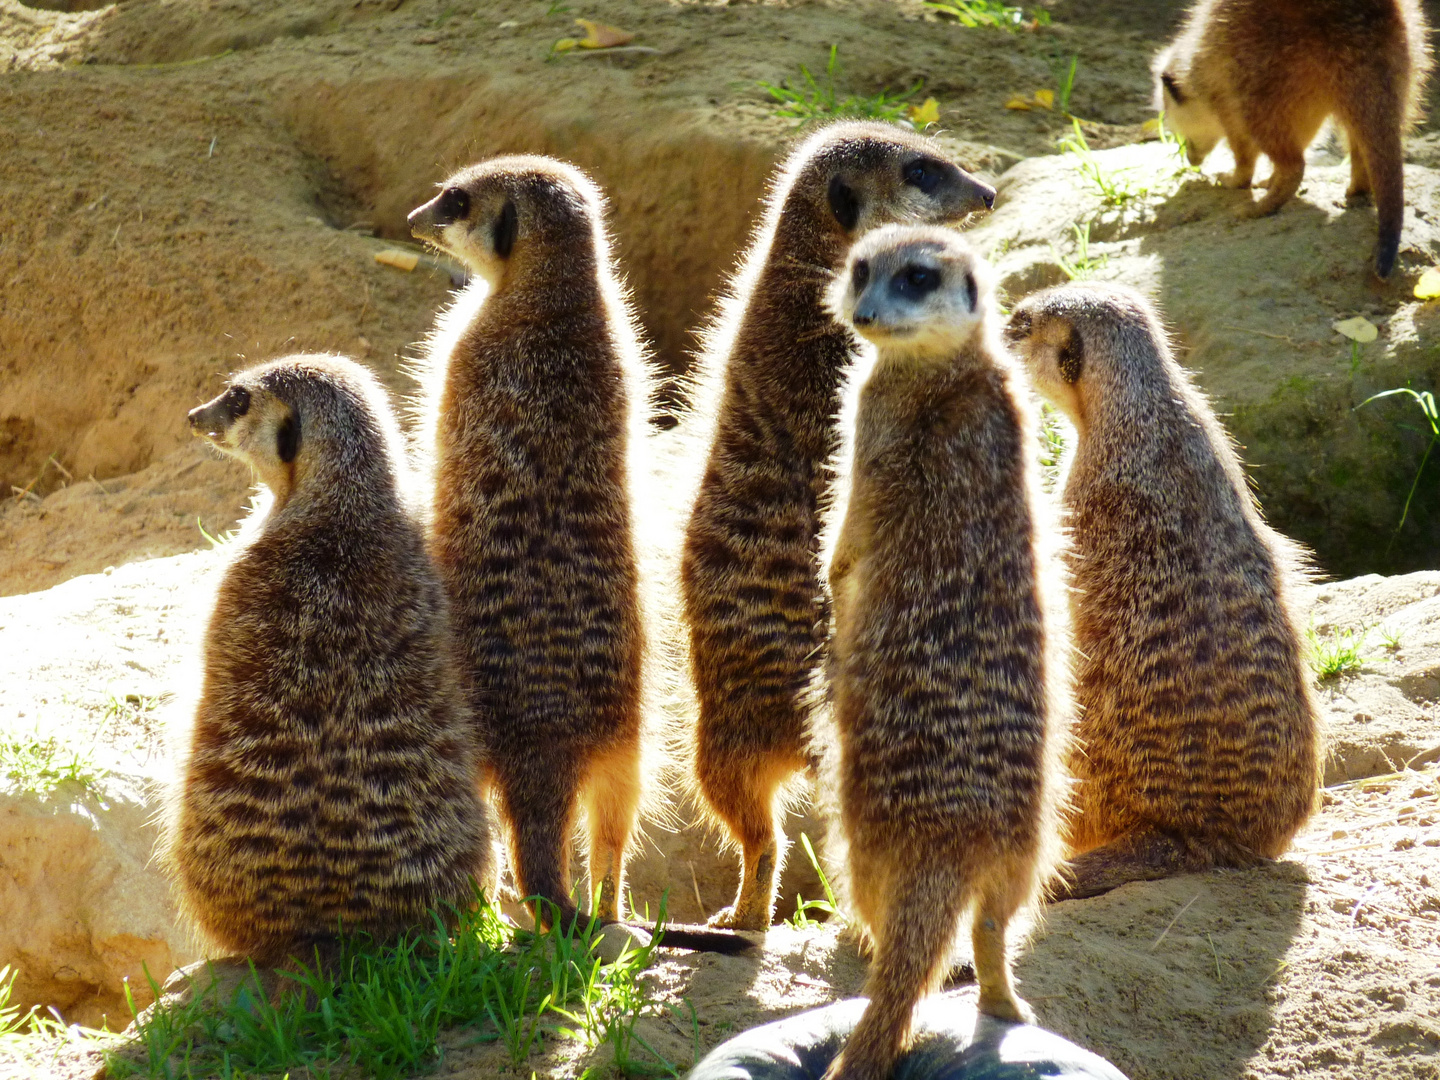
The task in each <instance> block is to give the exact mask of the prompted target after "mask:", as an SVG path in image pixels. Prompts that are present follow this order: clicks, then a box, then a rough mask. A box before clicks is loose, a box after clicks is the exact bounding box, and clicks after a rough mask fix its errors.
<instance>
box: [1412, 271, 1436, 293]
mask: <svg viewBox="0 0 1440 1080" xmlns="http://www.w3.org/2000/svg"><path fill="white" fill-rule="evenodd" d="M1415 295H1416V297H1418V298H1419V299H1421V300H1434V299H1435V298H1436V297H1440V266H1432V267H1431V268H1430V269H1429V270H1426V271H1425V273H1423V274H1421V275H1420V280H1419V281H1417V282H1416V283H1415Z"/></svg>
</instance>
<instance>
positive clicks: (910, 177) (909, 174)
mask: <svg viewBox="0 0 1440 1080" xmlns="http://www.w3.org/2000/svg"><path fill="white" fill-rule="evenodd" d="M901 171H902V173H903V175H904V178H905V183H907V184H909V185H910V186H911V187H913V188H919V189H920V191H922V192H924V193H925V194H926V195H933V194H934V193H935V189H936V188H938V187H939V186H940V181H941V179H942V178H943V177H944V175H945V167H944V164H943V163H942V162H940V161H937V160H936V159H935V158H925V157H920V158H915V159H913V160H911V161H907V162H906V163H905V165H904V166H903V168H902V170H901Z"/></svg>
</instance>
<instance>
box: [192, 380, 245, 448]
mask: <svg viewBox="0 0 1440 1080" xmlns="http://www.w3.org/2000/svg"><path fill="white" fill-rule="evenodd" d="M249 411H250V391H249V390H246V389H245V388H244V387H243V386H232V387H230V389H228V390H226V391H225V393H223V394H221V395H220V396H219V397H217V398H216V399H215V400H214V401H209V402H206V403H205V404H204V405H199V406H196V407H195V408H193V409H191V410H190V412H189V413H187V414H186V415H187V416H188V417H189V419H190V430H191V431H193V432H194V433H195V434H196V435H200V436H203V437H204V438H208V439H211V440H214V439H218V438H219V437H220V436H222V435H223V434H224V433H225V431H226V429H227V428H229V426H230V425H231V424H233V423H234V422H235V421H236V420H238V419H239V418H240V417H242V416H244V415H245V414H246V413H248V412H249Z"/></svg>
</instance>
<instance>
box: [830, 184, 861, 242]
mask: <svg viewBox="0 0 1440 1080" xmlns="http://www.w3.org/2000/svg"><path fill="white" fill-rule="evenodd" d="M829 196H830V212H831V213H832V214H834V215H835V220H836V221H838V222H839V223H840V227H841V228H842V229H844V230H845V231H847V232H849V231H850V230H851V229H853V228H855V226H856V225H858V224H859V223H860V197H859V196H858V195H856V194H855V190H854V188H852V187H851V186H850V185H849V184H847V183H845V181H844V180H842V179H840V177H839V176H832V177H831V178H830V191H829Z"/></svg>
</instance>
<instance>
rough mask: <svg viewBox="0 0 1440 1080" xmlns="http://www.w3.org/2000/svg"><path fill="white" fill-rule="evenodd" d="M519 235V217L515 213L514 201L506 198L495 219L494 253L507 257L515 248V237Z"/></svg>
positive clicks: (503, 257)
mask: <svg viewBox="0 0 1440 1080" xmlns="http://www.w3.org/2000/svg"><path fill="white" fill-rule="evenodd" d="M519 235H520V218H519V216H518V215H517V214H516V213H515V202H514V200H512V199H506V200H505V205H504V207H502V208H501V210H500V216H499V217H498V218H496V219H495V254H496V255H499V256H500V258H502V259H508V258H509V257H510V252H512V251H514V250H515V238H516V237H517V236H519Z"/></svg>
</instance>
